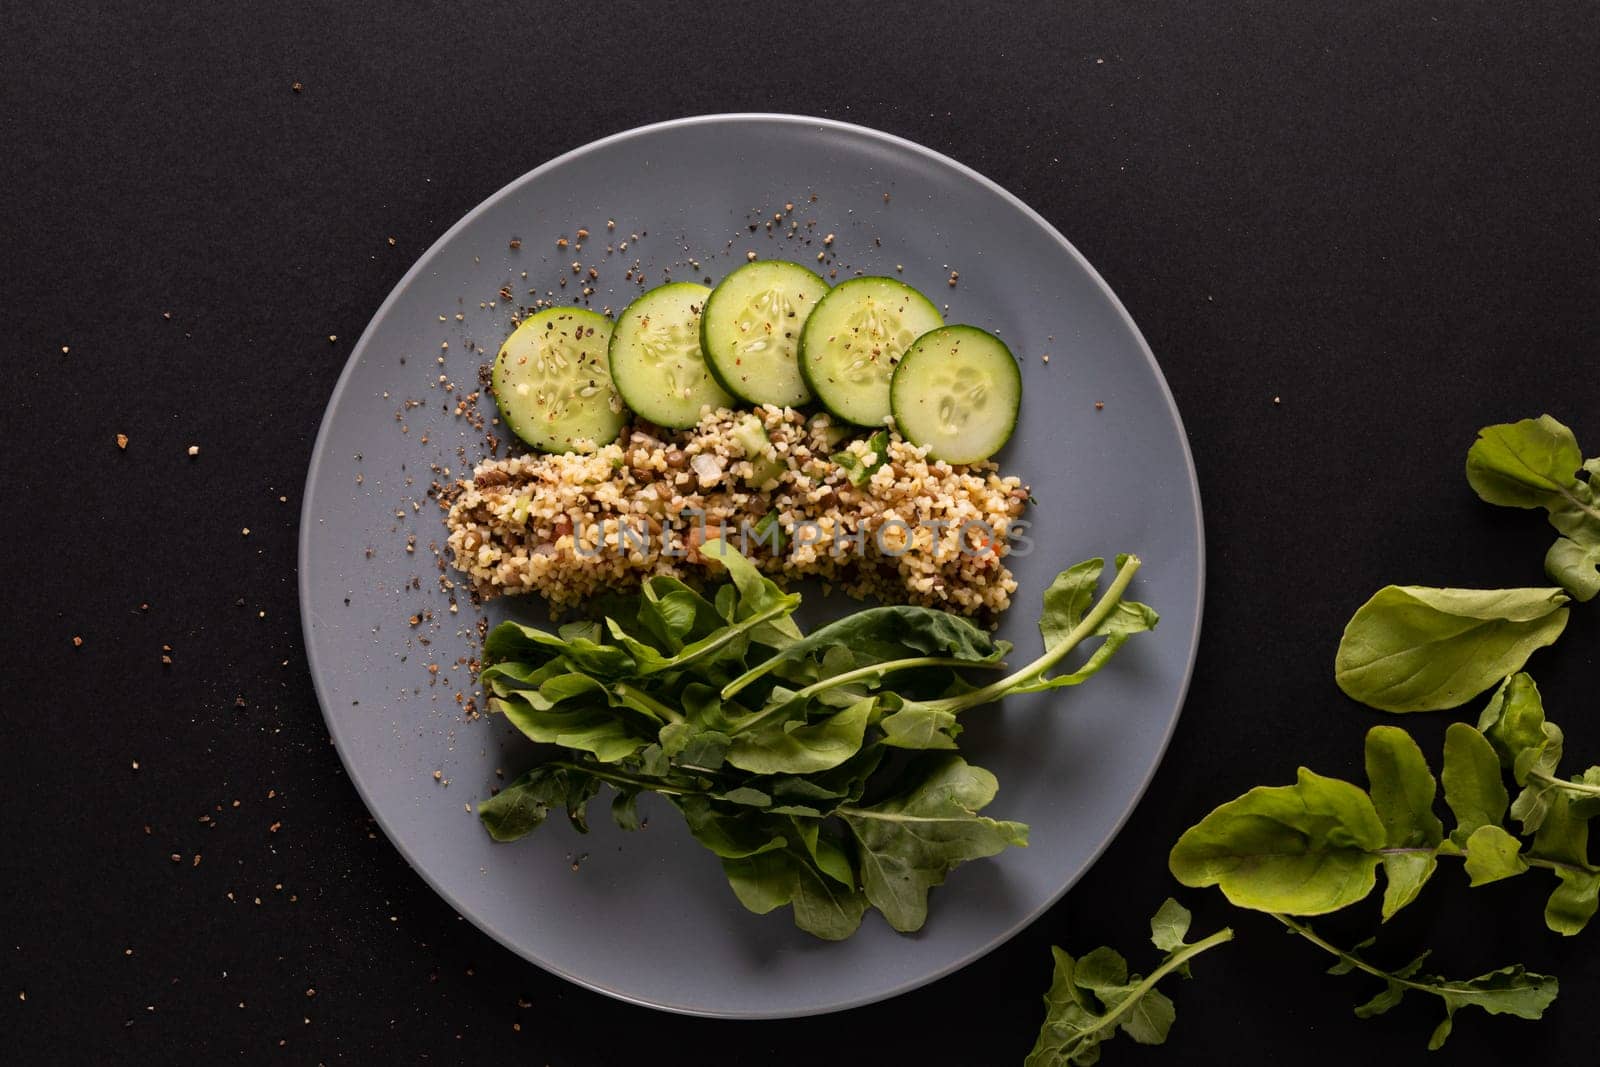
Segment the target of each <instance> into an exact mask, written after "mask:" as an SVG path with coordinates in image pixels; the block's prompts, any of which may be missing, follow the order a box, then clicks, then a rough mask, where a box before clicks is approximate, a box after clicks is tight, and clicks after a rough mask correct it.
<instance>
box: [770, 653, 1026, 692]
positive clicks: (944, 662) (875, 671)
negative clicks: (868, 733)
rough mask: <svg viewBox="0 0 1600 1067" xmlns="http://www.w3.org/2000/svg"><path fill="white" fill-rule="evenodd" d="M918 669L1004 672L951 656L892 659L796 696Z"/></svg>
mask: <svg viewBox="0 0 1600 1067" xmlns="http://www.w3.org/2000/svg"><path fill="white" fill-rule="evenodd" d="M916 667H972V668H974V669H978V670H988V671H997V670H1003V669H1004V668H1005V664H1003V663H974V662H972V661H971V660H966V659H953V658H951V657H949V656H912V657H909V658H907V659H891V660H885V661H883V662H882V663H874V664H870V665H868V666H866V667H857V668H856V669H855V670H853V671H845V672H844V673H843V674H836V675H834V676H833V677H832V678H824V679H822V680H821V681H820V682H812V683H811V684H810V685H808V686H806V687H805V688H804V689H802V690H800V691H799V692H798V693H796V694H795V696H797V697H809V696H815V695H816V694H818V693H820V692H822V691H823V690H826V689H832V688H834V687H835V686H840V685H849V684H850V683H851V682H858V681H861V680H862V679H864V678H872V677H874V676H877V675H882V674H888V673H890V672H891V671H905V670H912V669H914V668H916Z"/></svg>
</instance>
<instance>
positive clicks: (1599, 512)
mask: <svg viewBox="0 0 1600 1067" xmlns="http://www.w3.org/2000/svg"><path fill="white" fill-rule="evenodd" d="M1556 492H1558V493H1560V494H1561V495H1562V496H1564V497H1566V498H1567V502H1568V503H1569V504H1572V505H1573V506H1574V507H1576V508H1577V509H1578V510H1579V511H1586V512H1588V513H1589V514H1590V515H1591V516H1592V517H1594V518H1596V519H1600V508H1594V507H1590V506H1589V505H1588V504H1585V503H1584V502H1583V501H1581V500H1579V499H1578V497H1577V495H1576V494H1574V493H1573V491H1572V490H1571V489H1568V488H1567V487H1566V486H1564V485H1558V486H1556Z"/></svg>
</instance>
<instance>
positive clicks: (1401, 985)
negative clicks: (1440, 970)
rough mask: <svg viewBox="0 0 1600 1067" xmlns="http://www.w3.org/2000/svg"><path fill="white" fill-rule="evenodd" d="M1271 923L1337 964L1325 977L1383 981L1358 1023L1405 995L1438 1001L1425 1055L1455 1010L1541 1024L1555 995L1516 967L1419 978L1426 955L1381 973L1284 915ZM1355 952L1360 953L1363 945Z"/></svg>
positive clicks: (1438, 1043) (1360, 1010)
mask: <svg viewBox="0 0 1600 1067" xmlns="http://www.w3.org/2000/svg"><path fill="white" fill-rule="evenodd" d="M1274 917H1275V918H1276V919H1277V920H1278V921H1279V922H1281V923H1283V925H1284V926H1286V927H1288V928H1289V929H1290V930H1292V931H1293V932H1294V933H1296V934H1299V935H1300V936H1301V937H1303V938H1305V939H1306V940H1307V941H1309V942H1311V943H1312V944H1313V945H1316V946H1317V947H1318V948H1320V949H1322V950H1323V951H1324V952H1328V953H1331V954H1332V955H1334V956H1337V957H1338V959H1339V962H1338V963H1335V964H1334V965H1333V966H1332V967H1331V968H1329V970H1328V973H1329V974H1349V973H1350V972H1352V971H1361V972H1363V973H1365V974H1370V975H1372V976H1373V977H1374V978H1381V979H1382V980H1383V983H1384V988H1383V992H1381V993H1379V994H1378V995H1377V996H1375V997H1373V998H1372V999H1371V1000H1368V1001H1367V1002H1366V1003H1364V1004H1361V1005H1358V1006H1357V1007H1356V1016H1357V1017H1358V1018H1361V1019H1370V1018H1372V1017H1373V1016H1374V1015H1382V1014H1383V1013H1384V1012H1386V1011H1388V1010H1389V1009H1390V1008H1393V1007H1394V1006H1395V1005H1396V1004H1399V1003H1400V1000H1401V998H1402V997H1404V996H1405V995H1406V994H1407V993H1408V992H1415V993H1426V994H1429V995H1431V996H1436V997H1438V998H1439V999H1440V1000H1442V1001H1443V1002H1444V1010H1445V1017H1444V1020H1443V1021H1442V1022H1440V1023H1439V1025H1438V1026H1436V1027H1435V1028H1434V1030H1433V1033H1432V1035H1431V1036H1429V1038H1428V1048H1429V1049H1430V1050H1436V1049H1438V1048H1440V1047H1442V1046H1443V1045H1444V1042H1445V1039H1446V1038H1448V1037H1449V1036H1450V1030H1451V1028H1452V1027H1453V1026H1454V1025H1455V1016H1456V1011H1457V1009H1459V1008H1466V1007H1474V1008H1480V1009H1482V1010H1483V1011H1486V1012H1488V1013H1489V1014H1490V1015H1515V1016H1516V1017H1517V1018H1519V1019H1538V1018H1542V1017H1543V1015H1544V1010H1545V1009H1546V1008H1548V1007H1549V1006H1550V1005H1551V1004H1553V1003H1554V1002H1555V999H1556V993H1557V992H1558V991H1559V984H1558V983H1557V982H1556V980H1555V979H1554V978H1551V977H1550V976H1549V975H1545V974H1534V973H1533V972H1531V971H1528V970H1525V969H1524V968H1523V967H1522V965H1521V964H1516V965H1513V966H1510V967H1502V968H1501V969H1500V970H1498V971H1491V972H1489V973H1488V974H1482V975H1479V976H1478V977H1476V978H1468V979H1465V980H1458V979H1450V978H1441V977H1440V976H1438V975H1435V974H1423V973H1422V965H1423V964H1424V963H1426V962H1427V959H1428V955H1429V954H1428V953H1426V952H1424V953H1422V955H1420V956H1418V957H1417V958H1416V959H1414V960H1412V961H1411V962H1410V963H1408V964H1406V965H1405V966H1404V967H1401V968H1399V969H1398V970H1395V971H1385V970H1383V969H1381V968H1379V967H1375V966H1373V965H1372V964H1371V963H1368V962H1367V961H1366V960H1364V959H1362V958H1361V957H1360V956H1358V955H1356V953H1355V952H1354V951H1352V950H1346V949H1342V948H1338V947H1336V946H1334V945H1332V944H1329V943H1328V942H1327V941H1324V940H1323V939H1322V938H1321V937H1320V936H1319V935H1318V934H1317V933H1316V932H1315V931H1314V930H1312V929H1311V927H1309V926H1307V925H1305V924H1304V923H1298V922H1295V921H1294V920H1293V919H1291V918H1289V917H1288V916H1285V915H1278V916H1274ZM1358 947H1365V944H1363V945H1362V946H1358Z"/></svg>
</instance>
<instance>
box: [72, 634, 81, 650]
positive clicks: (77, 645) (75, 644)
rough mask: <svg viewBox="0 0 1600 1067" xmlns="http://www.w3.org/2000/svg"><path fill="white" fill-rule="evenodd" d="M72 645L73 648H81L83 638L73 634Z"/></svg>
mask: <svg viewBox="0 0 1600 1067" xmlns="http://www.w3.org/2000/svg"><path fill="white" fill-rule="evenodd" d="M72 647H73V648H82V647H83V638H81V637H77V636H74V637H73V638H72Z"/></svg>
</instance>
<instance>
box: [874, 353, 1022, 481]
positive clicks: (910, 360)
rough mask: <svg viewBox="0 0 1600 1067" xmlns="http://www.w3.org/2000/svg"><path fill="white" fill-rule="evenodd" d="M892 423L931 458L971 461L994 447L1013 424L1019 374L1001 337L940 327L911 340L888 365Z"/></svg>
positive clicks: (1019, 395)
mask: <svg viewBox="0 0 1600 1067" xmlns="http://www.w3.org/2000/svg"><path fill="white" fill-rule="evenodd" d="M891 399H892V403H893V406H894V421H895V425H896V426H897V427H898V428H899V430H900V432H901V434H903V435H904V436H905V439H906V440H908V441H910V442H911V443H912V444H914V445H919V446H926V447H927V449H928V456H929V458H931V459H939V460H944V461H945V462H946V463H977V462H978V461H979V460H985V459H988V458H989V457H990V456H992V455H994V454H995V453H996V452H998V451H1000V449H1001V446H1003V445H1004V444H1005V443H1006V442H1007V441H1008V440H1010V438H1011V431H1012V430H1014V429H1016V426H1017V409H1018V408H1019V407H1020V406H1021V404H1022V372H1021V371H1019V370H1018V369H1017V361H1016V359H1015V358H1013V357H1012V355H1011V350H1010V349H1009V348H1007V347H1006V346H1005V344H1004V343H1003V342H1001V340H1000V338H998V337H995V336H994V335H993V334H990V333H986V332H984V331H983V330H980V329H978V328H977V327H976V326H946V327H943V328H942V329H938V330H933V331H931V332H930V333H926V334H923V335H922V336H921V337H919V338H917V340H916V342H915V343H913V344H912V346H911V348H910V349H909V350H907V352H906V354H905V355H904V356H903V357H902V358H901V360H900V365H899V366H897V367H896V368H895V372H894V383H893V388H892V390H891Z"/></svg>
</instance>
